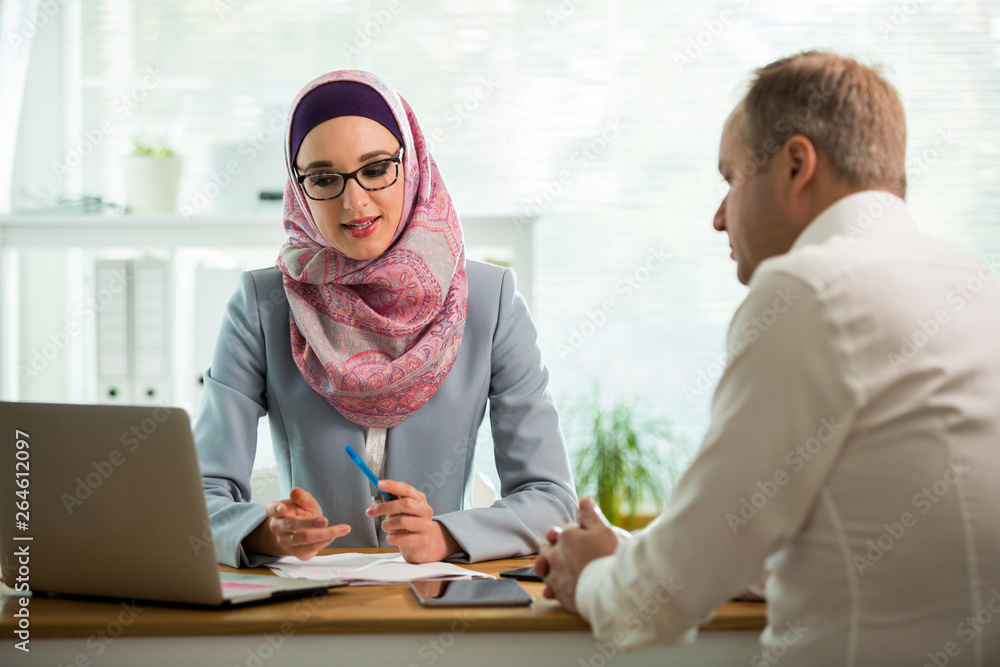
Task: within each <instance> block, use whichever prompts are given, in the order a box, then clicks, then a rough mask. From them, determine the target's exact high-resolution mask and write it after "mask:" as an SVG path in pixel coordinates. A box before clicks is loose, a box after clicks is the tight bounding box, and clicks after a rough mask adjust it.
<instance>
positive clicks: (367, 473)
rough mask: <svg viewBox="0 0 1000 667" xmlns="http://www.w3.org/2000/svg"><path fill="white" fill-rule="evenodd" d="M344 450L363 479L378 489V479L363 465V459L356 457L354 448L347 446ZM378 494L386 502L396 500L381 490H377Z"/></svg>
mask: <svg viewBox="0 0 1000 667" xmlns="http://www.w3.org/2000/svg"><path fill="white" fill-rule="evenodd" d="M344 449H346V450H347V453H348V454H349V455H350V457H351V460H352V461H354V462H355V463H357V464H358V467H359V468H361V472H363V473H364V474H365V477H367V478H368V479H369V480H371V483H372V484H373V485H375V488H376V489H378V477H376V476H375V473H373V472H372V469H371V468H369V467H368V466H367V465H365V461H364V459H362V458H361V457H360V456H358V453H357V452H356V451H354V448H353V447H351V446H350V445H347V446H346V447H344ZM379 493H381V494H382V497H383V498H385V501H386V502H389V501H390V500H395V499H396V496H394V495H392V494H391V493H386V492H385V491H383V490H381V489H379Z"/></svg>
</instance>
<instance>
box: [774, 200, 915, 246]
mask: <svg viewBox="0 0 1000 667" xmlns="http://www.w3.org/2000/svg"><path fill="white" fill-rule="evenodd" d="M900 224H902V225H906V226H909V227H913V226H914V225H913V220H912V219H911V218H910V214H909V213H907V211H906V202H904V201H903V200H902V199H900V198H899V197H897V196H896V195H894V194H892V193H890V192H885V191H884V190H865V191H863V192H855V193H853V194H850V195H847V196H846V197H841V198H840V199H838V200H837V201H835V202H834V203H832V204H830V205H829V206H828V207H826V209H825V210H824V211H823V212H822V213H820V214H819V215H818V216H816V218H815V219H813V221H812V222H810V223H809V224H808V225H807V226H806V228H805V229H803V230H802V232H801V233H800V234H799V236H798V238H797V239H795V243H793V244H792V247H791V248H790V251H791V250H797V249H799V248H802V247H804V246H807V245H812V244H818V243H823V242H824V241H826V240H827V239H829V238H831V237H833V236H837V235H844V236H847V237H849V238H855V237H857V236H861V235H862V234H864V233H866V232H868V231H870V230H871V229H872V228H873V227H875V226H878V227H879V228H885V227H887V226H896V225H900Z"/></svg>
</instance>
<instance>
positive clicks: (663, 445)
mask: <svg viewBox="0 0 1000 667" xmlns="http://www.w3.org/2000/svg"><path fill="white" fill-rule="evenodd" d="M638 413H639V408H638V402H637V400H636V399H635V398H634V397H625V398H620V399H617V400H615V401H614V402H613V403H612V404H611V405H610V406H607V407H606V406H605V405H604V404H603V403H602V401H601V399H600V396H599V395H598V393H597V392H595V393H594V395H593V397H592V398H591V399H590V401H589V402H587V403H585V404H584V406H583V408H582V409H580V410H577V411H576V414H575V415H573V417H574V418H573V419H572V421H573V422H574V424H573V426H575V427H577V428H579V427H583V428H580V429H579V430H580V431H582V433H581V434H580V435H581V439H582V442H583V444H582V446H580V447H579V448H578V449H577V450H576V456H575V469H576V470H575V472H576V486H577V493H578V494H579V495H580V497H584V496H587V495H591V496H593V498H594V499H595V501H596V502H597V504H598V506H600V508H601V511H602V512H604V516H605V517H607V519H608V521H610V522H611V523H612V524H615V525H625V526H626V527H629V526H627V525H626V524H627V522H626V521H624V519H625V517H624V515H623V509H624V508H625V507H626V506H627V507H628V513H629V515H631V517H635V516H636V515H637V513H638V510H639V507H640V506H641V505H642V504H643V503H644V502H646V501H651V502H652V504H653V505H654V507H655V509H656V511H657V512H659V511H661V510H662V509H663V504H664V502H663V501H664V498H665V497H666V496H667V494H669V492H670V490H671V489H672V488H673V485H674V482H675V481H676V480H677V478H678V477H679V476H680V473H681V471H682V470H683V469H684V468H685V467H686V465H687V462H688V461H687V449H688V447H687V442H686V440H685V439H684V438H683V437H681V436H680V435H679V434H678V433H677V430H676V428H675V427H674V425H673V422H671V421H670V420H669V419H667V418H665V417H642V416H640V415H639V414H638ZM661 452H669V456H668V457H667V459H666V460H664V459H663V457H662V456H661Z"/></svg>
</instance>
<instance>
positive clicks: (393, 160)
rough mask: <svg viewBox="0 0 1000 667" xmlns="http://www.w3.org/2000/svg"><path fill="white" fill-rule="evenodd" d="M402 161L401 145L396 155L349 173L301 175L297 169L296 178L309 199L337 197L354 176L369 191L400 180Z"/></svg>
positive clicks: (321, 199) (342, 192) (317, 199)
mask: <svg viewBox="0 0 1000 667" xmlns="http://www.w3.org/2000/svg"><path fill="white" fill-rule="evenodd" d="M402 161H403V147H402V146H400V147H399V153H397V154H396V157H390V158H386V159H384V160H378V161H376V162H372V163H370V164H366V165H365V166H363V167H361V168H360V169H356V170H354V171H352V172H351V173H349V174H338V173H335V172H320V173H315V174H301V175H299V173H298V170H295V174H296V175H295V180H296V181H298V183H299V185H301V186H302V190H303V191H304V192H305V193H306V197H309V199H313V200H315V201H324V200H327V199H336V198H337V197H339V196H340V195H342V194H344V190H345V189H346V188H347V181H349V180H350V179H352V178H353V179H354V180H355V181H357V183H358V185H360V186H361V187H362V189H364V190H368V191H369V192H372V191H374V190H383V189H385V188H387V187H389V186H390V185H392V184H394V183H395V182H396V181H397V180H399V165H400V163H401V162H402Z"/></svg>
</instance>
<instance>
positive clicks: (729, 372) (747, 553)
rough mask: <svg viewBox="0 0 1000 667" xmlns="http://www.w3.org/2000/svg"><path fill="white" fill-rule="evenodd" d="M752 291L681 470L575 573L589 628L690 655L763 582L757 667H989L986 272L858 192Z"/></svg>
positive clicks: (993, 384) (990, 430) (994, 473)
mask: <svg viewBox="0 0 1000 667" xmlns="http://www.w3.org/2000/svg"><path fill="white" fill-rule="evenodd" d="M993 269H994V270H995V269H996V267H993ZM749 287H750V290H749V293H748V295H747V298H746V301H744V303H743V304H742V305H741V306H740V308H739V310H738V311H737V313H736V315H735V316H734V318H733V322H732V324H731V327H730V330H729V336H728V339H727V347H728V350H727V351H728V354H729V362H728V364H727V367H726V370H725V372H724V374H723V376H722V378H721V379H720V381H719V386H718V388H717V389H716V393H715V396H714V399H713V401H712V421H711V426H710V427H709V430H708V433H707V434H706V436H705V440H704V442H703V444H702V446H701V448H700V450H699V452H698V455H697V457H696V458H695V461H694V462H693V464H692V465H691V467H690V469H689V470H688V471H687V472H686V473H685V475H684V476H683V478H682V479H681V480H680V482H679V483H678V485H677V488H676V490H675V492H674V494H673V497H672V500H671V505H670V508H669V509H668V511H667V512H666V513H665V514H664V515H663V516H661V517H659V518H658V519H657V520H656V521H655V522H654V523H653V524H651V525H650V527H649V528H647V529H646V530H645V531H643V532H641V533H639V534H638V535H636V536H635V537H634V538H633V539H631V540H628V541H627V542H625V543H623V544H622V545H621V547H620V548H619V550H618V553H617V554H615V555H614V556H609V557H607V558H601V559H598V560H596V561H594V562H592V563H591V564H590V565H588V566H587V567H586V568H585V569H584V571H583V573H582V575H581V577H580V580H579V584H578V586H577V590H576V599H577V604H578V606H579V609H580V612H581V614H582V615H583V617H584V618H586V619H587V620H589V621H590V623H591V625H592V627H593V629H594V633H595V634H596V635H597V636H598V637H599V638H601V639H603V640H606V641H613V642H615V643H617V644H618V645H620V646H623V647H626V646H639V645H644V644H649V643H654V642H658V643H666V642H674V641H680V640H682V639H684V638H687V639H690V638H691V637H692V636H693V634H694V632H693V631H692V628H693V627H695V626H696V625H697V624H698V623H699V622H701V621H702V620H704V619H705V617H706V615H709V614H711V612H712V610H713V609H715V607H716V606H717V605H719V604H720V603H722V602H723V601H725V600H726V599H728V598H729V597H730V596H732V595H734V594H737V593H738V592H740V591H741V590H742V589H743V588H744V587H745V586H746V585H747V584H748V583H750V582H751V581H752V580H753V579H754V578H755V577H756V575H757V574H758V572H760V570H761V568H762V566H766V567H767V568H769V569H770V570H771V572H772V574H771V577H770V579H769V581H768V585H767V597H768V627H767V629H766V630H765V631H764V633H763V635H762V636H761V643H762V646H761V651H760V653H759V654H758V655H757V656H756V657H755V658H754V659H753V661H752V663H751V664H752V665H774V664H778V663H782V664H789V665H828V664H829V665H858V666H862V665H864V666H867V665H916V666H920V665H936V666H940V665H945V664H947V665H949V666H952V667H953V666H955V665H983V666H986V665H997V664H1000V286H998V281H997V278H996V276H995V274H994V272H993V270H991V268H990V267H987V266H986V265H984V264H983V263H982V262H980V261H979V260H977V259H975V258H974V257H972V256H971V255H969V254H968V253H966V252H964V251H962V250H960V249H958V248H956V247H954V246H952V245H950V244H947V243H945V242H943V241H940V240H937V239H934V238H932V237H929V236H926V235H923V234H921V233H920V232H918V231H917V229H916V227H915V226H914V223H913V222H912V220H911V218H910V216H909V214H908V213H907V211H906V207H905V204H904V203H903V201H902V200H900V199H898V198H897V197H895V196H892V195H890V194H888V193H885V192H863V193H857V194H854V195H851V196H849V197H845V198H843V199H841V200H839V201H838V202H836V203H835V204H834V205H832V206H830V207H829V208H828V209H827V210H825V211H824V212H823V213H822V214H821V215H820V216H818V217H817V218H816V219H815V220H814V221H813V222H812V223H811V224H810V225H809V226H808V227H807V228H806V229H805V230H804V231H803V232H802V234H801V235H800V236H799V238H798V239H797V240H796V242H795V244H794V245H793V246H792V248H791V250H790V251H789V252H788V253H787V254H785V255H781V256H778V257H774V258H771V259H769V260H767V261H765V262H763V263H761V265H760V266H759V267H758V268H757V270H756V272H755V273H754V275H753V278H752V279H751V281H750V286H749Z"/></svg>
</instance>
